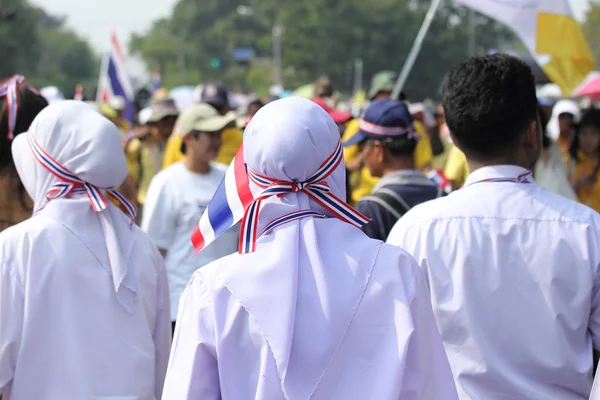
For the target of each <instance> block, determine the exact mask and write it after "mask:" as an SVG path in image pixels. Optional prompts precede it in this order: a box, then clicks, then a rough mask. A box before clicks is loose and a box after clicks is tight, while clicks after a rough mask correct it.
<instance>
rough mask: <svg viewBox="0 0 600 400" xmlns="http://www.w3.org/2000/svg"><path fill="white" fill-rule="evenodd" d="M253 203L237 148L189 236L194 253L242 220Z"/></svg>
mask: <svg viewBox="0 0 600 400" xmlns="http://www.w3.org/2000/svg"><path fill="white" fill-rule="evenodd" d="M253 200H254V197H253V195H252V192H251V191H250V186H249V184H248V175H247V172H246V164H245V163H244V152H243V148H242V147H240V149H239V150H238V152H237V154H236V155H235V157H234V159H233V161H232V162H231V165H230V166H229V168H228V169H227V172H226V173H225V178H224V179H223V180H222V181H221V184H220V185H219V188H218V189H217V191H216V192H215V195H214V196H213V198H212V200H211V201H210V204H209V205H208V208H207V209H206V211H205V212H204V214H202V217H201V218H200V222H199V223H198V226H197V227H196V229H195V230H194V233H193V234H192V244H193V245H194V249H195V252H196V253H197V252H199V251H200V250H202V249H203V248H205V247H206V246H208V245H209V244H210V243H211V242H212V241H213V240H215V238H217V237H218V236H220V235H221V234H223V233H225V232H226V231H227V230H228V229H229V228H231V227H232V226H234V225H235V224H236V223H237V222H238V221H240V220H241V219H242V218H243V217H244V211H245V209H246V208H247V207H248V206H249V205H250V203H252V201H253Z"/></svg>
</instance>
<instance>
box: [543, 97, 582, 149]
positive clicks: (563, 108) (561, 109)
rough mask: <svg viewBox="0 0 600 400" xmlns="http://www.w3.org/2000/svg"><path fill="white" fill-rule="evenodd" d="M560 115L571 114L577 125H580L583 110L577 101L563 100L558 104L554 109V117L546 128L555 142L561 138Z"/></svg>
mask: <svg viewBox="0 0 600 400" xmlns="http://www.w3.org/2000/svg"><path fill="white" fill-rule="evenodd" d="M560 114H571V115H572V116H573V122H575V123H576V124H577V123H579V120H580V118H581V110H580V109H579V106H578V105H577V103H576V102H575V101H573V100H570V99H563V100H560V101H558V102H556V104H555V105H554V107H553V108H552V116H551V117H550V121H548V126H547V127H546V132H547V135H548V137H549V138H550V139H552V140H554V141H556V140H558V137H559V136H560V127H559V126H558V117H559V116H560Z"/></svg>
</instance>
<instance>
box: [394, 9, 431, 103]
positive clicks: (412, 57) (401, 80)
mask: <svg viewBox="0 0 600 400" xmlns="http://www.w3.org/2000/svg"><path fill="white" fill-rule="evenodd" d="M441 3H442V0H433V1H432V2H431V5H430V6H429V10H428V11H427V14H425V19H424V20H423V24H422V25H421V28H420V29H419V33H417V37H416V38H415V41H414V42H413V45H412V48H411V49H410V53H408V57H407V58H406V62H405V63H404V66H403V67H402V71H401V72H400V76H398V80H396V85H395V86H394V90H393V91H392V99H397V98H398V96H399V95H400V92H401V91H402V89H403V88H404V84H405V83H406V79H407V78H408V74H409V73H410V71H411V70H412V67H413V66H414V64H415V61H416V60H417V56H418V55H419V52H420V51H421V46H423V40H425V36H426V35H427V31H429V27H430V26H431V21H432V20H433V17H434V15H435V13H436V12H437V9H438V8H439V7H440V4H441Z"/></svg>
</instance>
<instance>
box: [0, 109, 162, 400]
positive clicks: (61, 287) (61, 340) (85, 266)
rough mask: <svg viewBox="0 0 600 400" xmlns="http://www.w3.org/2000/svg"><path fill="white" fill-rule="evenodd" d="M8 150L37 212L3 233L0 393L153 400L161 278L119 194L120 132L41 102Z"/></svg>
mask: <svg viewBox="0 0 600 400" xmlns="http://www.w3.org/2000/svg"><path fill="white" fill-rule="evenodd" d="M12 151H13V158H14V160H15V164H16V167H17V171H18V173H19V176H20V178H21V180H22V182H23V185H24V186H25V188H26V190H27V192H28V193H29V195H30V196H31V198H32V199H33V200H34V210H35V211H34V216H33V217H32V218H30V219H28V220H26V221H24V222H22V223H20V224H18V225H15V226H13V227H11V228H10V229H7V230H5V231H3V232H2V233H1V234H0V394H1V395H2V396H3V399H4V400H20V399H26V400H29V399H44V400H65V399H100V398H102V399H109V398H110V399H117V398H119V399H148V400H149V399H159V398H160V395H161V391H162V385H163V382H164V374H165V372H166V365H167V362H168V352H169V346H170V340H171V327H170V319H169V296H168V283H167V277H166V272H165V269H164V265H163V261H162V257H161V256H160V254H159V252H158V249H157V248H156V247H155V246H154V245H153V244H152V243H151V241H150V239H149V238H147V236H146V234H145V233H143V232H142V231H141V230H140V229H138V228H137V227H136V226H135V225H134V224H133V222H132V219H131V218H132V217H134V215H135V209H134V208H133V207H132V206H131V204H130V203H128V202H127V201H126V200H124V198H123V196H121V195H120V194H119V193H117V192H116V191H115V190H114V188H116V187H118V186H119V185H120V184H121V183H122V182H123V180H124V179H125V177H126V176H127V166H126V163H125V157H124V154H123V151H122V147H121V138H120V135H119V131H118V129H117V127H116V126H115V125H113V124H112V123H111V122H110V121H108V120H107V119H106V118H104V117H103V116H102V115H100V114H99V113H98V112H97V111H95V110H94V109H93V107H91V106H89V105H87V104H85V103H82V102H79V101H72V100H67V101H64V102H60V103H57V104H53V105H50V106H48V107H46V108H45V109H44V110H43V111H42V112H41V113H40V114H39V115H38V116H37V117H36V118H35V119H34V121H33V123H32V125H31V127H30V129H29V131H28V132H27V133H24V134H22V135H19V136H17V137H16V138H15V140H14V142H13V147H12ZM111 197H112V198H114V199H116V200H118V202H119V203H120V204H121V205H122V206H123V207H124V209H125V210H126V211H127V212H128V214H129V215H126V213H125V212H123V211H122V210H121V209H120V208H119V207H117V206H115V205H113V203H112V202H111V201H110V200H109V198H111Z"/></svg>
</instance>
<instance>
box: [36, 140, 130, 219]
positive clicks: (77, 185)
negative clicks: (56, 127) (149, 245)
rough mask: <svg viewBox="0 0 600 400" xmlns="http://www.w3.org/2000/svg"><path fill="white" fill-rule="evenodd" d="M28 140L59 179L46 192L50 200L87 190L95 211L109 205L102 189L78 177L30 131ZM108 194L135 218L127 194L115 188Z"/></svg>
mask: <svg viewBox="0 0 600 400" xmlns="http://www.w3.org/2000/svg"><path fill="white" fill-rule="evenodd" d="M27 141H28V143H29V147H30V148H31V151H32V152H33V155H34V156H35V158H36V160H37V161H38V162H39V163H40V164H41V165H42V166H43V167H44V168H46V169H47V170H48V171H49V172H50V173H51V174H52V175H54V176H56V177H57V178H58V181H57V182H56V183H55V184H54V185H53V186H52V187H51V188H50V189H49V190H48V192H47V193H46V199H47V200H48V201H51V200H54V199H57V198H64V197H69V196H70V195H71V194H73V193H84V192H85V193H86V194H87V196H88V199H89V201H90V204H91V205H92V208H93V209H94V211H95V212H100V211H102V210H104V209H106V207H108V205H107V203H106V199H105V198H104V195H103V194H102V191H101V190H100V189H98V188H97V187H96V186H94V185H91V184H89V183H87V182H85V181H83V180H81V179H80V178H79V177H77V175H75V174H73V173H72V172H71V171H69V170H68V169H66V168H65V167H63V166H62V165H61V164H60V163H59V162H58V161H56V160H55V159H54V158H52V157H51V156H50V155H49V154H48V153H46V151H44V149H42V147H41V146H40V145H39V143H38V142H37V141H36V140H35V139H34V138H33V136H32V135H31V134H29V133H28V134H27ZM106 194H107V196H109V197H111V198H113V199H115V200H116V201H117V203H118V204H119V205H120V206H121V207H122V208H123V210H124V211H125V212H126V213H127V215H129V217H130V218H131V219H132V220H135V216H136V209H135V206H134V205H133V204H131V202H130V201H129V200H127V199H126V198H125V196H123V195H122V194H121V193H119V192H117V191H116V190H114V189H107V190H106ZM44 206H45V205H44ZM44 206H42V207H40V208H39V209H37V210H36V211H35V212H34V215H35V214H37V213H39V212H40V211H41V210H42V209H43V208H44Z"/></svg>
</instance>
